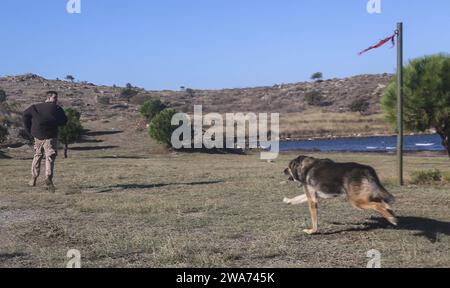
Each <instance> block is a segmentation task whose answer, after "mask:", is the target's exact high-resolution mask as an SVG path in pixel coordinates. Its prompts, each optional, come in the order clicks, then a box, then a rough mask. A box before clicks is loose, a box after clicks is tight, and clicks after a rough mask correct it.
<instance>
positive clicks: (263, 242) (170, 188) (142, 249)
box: [0, 149, 450, 267]
mask: <svg viewBox="0 0 450 288" xmlns="http://www.w3.org/2000/svg"><path fill="white" fill-rule="evenodd" d="M295 156H296V154H295V153H287V154H283V155H281V156H280V158H279V159H278V160H277V161H275V162H274V163H267V162H264V161H260V160H259V154H251V155H245V156H242V155H204V154H177V153H166V154H154V155H150V156H149V155H145V154H144V153H141V154H136V153H134V152H133V153H132V152H130V151H125V150H124V151H122V150H120V149H111V150H100V151H71V158H69V159H67V160H64V159H58V162H57V177H56V180H55V184H56V186H57V188H58V190H57V193H56V194H49V193H47V192H46V191H45V190H44V189H43V188H42V186H41V187H37V188H28V187H26V183H27V180H28V179H29V165H30V160H29V159H24V160H18V159H7V160H4V159H3V160H0V171H1V176H2V177H1V179H0V187H1V189H0V231H1V233H0V267H65V265H66V262H67V260H68V259H67V258H66V253H67V251H68V250H69V249H78V250H79V251H80V252H81V257H82V265H83V267H187V266H188V267H191V266H194V267H365V266H366V264H367V261H368V260H369V259H368V258H367V255H366V253H367V251H369V250H371V249H377V250H379V251H380V252H381V260H382V266H383V267H450V217H449V216H450V213H449V207H450V191H449V190H450V186H445V185H437V186H431V187H430V186H428V187H418V186H406V187H404V188H399V187H397V186H395V185H394V176H395V172H394V171H395V158H394V157H392V156H386V155H376V154H370V155H369V154H327V155H317V154H316V156H319V157H330V158H332V159H334V160H338V161H358V162H361V163H365V164H370V165H372V166H374V167H375V168H376V169H377V170H378V171H379V174H380V177H381V178H382V181H383V182H384V183H385V184H386V187H387V188H388V189H389V190H390V191H391V192H392V193H393V194H394V195H395V196H396V197H397V203H396V205H395V210H396V212H397V214H398V216H399V221H400V224H399V226H398V227H397V228H394V227H391V226H389V225H388V224H387V223H386V222H385V221H384V220H383V219H381V218H380V217H379V216H378V215H376V214H373V213H372V212H367V211H357V210H354V209H353V208H351V207H350V205H349V204H347V203H346V202H344V201H343V200H340V199H335V200H324V201H321V202H320V204H319V215H320V219H319V228H320V233H319V234H317V235H313V236H309V235H306V234H304V233H303V232H302V229H304V228H309V225H310V218H309V213H308V209H307V207H306V206H286V205H284V204H283V203H282V199H283V197H285V196H288V197H292V196H296V195H298V194H300V193H301V191H299V189H298V188H296V187H295V186H294V185H292V184H290V183H286V182H285V180H286V179H285V176H284V175H282V171H283V169H284V168H285V167H286V165H287V162H288V161H289V160H291V159H292V158H294V157H295ZM406 167H407V169H408V172H407V174H409V172H411V171H413V170H421V169H427V168H439V169H441V170H442V171H449V170H450V167H449V160H448V158H445V157H432V158H424V157H407V159H406Z"/></svg>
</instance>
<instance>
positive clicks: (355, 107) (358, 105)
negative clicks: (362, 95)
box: [349, 99, 370, 113]
mask: <svg viewBox="0 0 450 288" xmlns="http://www.w3.org/2000/svg"><path fill="white" fill-rule="evenodd" d="M369 107H370V103H369V101H367V99H356V100H355V101H353V102H352V103H351V104H350V106H349V108H350V111H352V112H360V113H364V112H366V111H367V110H369Z"/></svg>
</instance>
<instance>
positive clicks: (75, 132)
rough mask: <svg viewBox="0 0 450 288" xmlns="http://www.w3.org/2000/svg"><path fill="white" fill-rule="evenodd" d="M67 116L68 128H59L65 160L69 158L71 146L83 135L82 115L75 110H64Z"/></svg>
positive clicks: (59, 139)
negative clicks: (68, 152)
mask: <svg viewBox="0 0 450 288" xmlns="http://www.w3.org/2000/svg"><path fill="white" fill-rule="evenodd" d="M64 111H65V112H66V116H67V119H68V121H67V124H66V126H62V127H59V129H58V141H60V142H61V143H63V144H64V158H67V150H68V149H69V144H72V143H74V142H75V141H76V140H77V139H78V138H79V137H80V136H81V134H82V133H83V126H82V125H81V123H80V117H81V114H80V113H79V112H78V111H77V110H75V109H73V108H66V109H64Z"/></svg>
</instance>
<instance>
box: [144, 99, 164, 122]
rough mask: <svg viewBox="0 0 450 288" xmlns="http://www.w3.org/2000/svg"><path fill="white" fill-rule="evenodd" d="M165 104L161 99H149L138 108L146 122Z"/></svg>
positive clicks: (161, 109) (162, 108)
mask: <svg viewBox="0 0 450 288" xmlns="http://www.w3.org/2000/svg"><path fill="white" fill-rule="evenodd" d="M165 108H166V107H165V105H164V104H163V103H162V102H161V100H159V99H156V100H149V101H146V102H145V103H144V104H143V105H142V106H141V109H140V112H141V115H142V116H143V117H145V119H147V121H148V122H151V121H152V120H153V118H155V116H156V115H158V114H159V112H161V111H163V110H164V109H165Z"/></svg>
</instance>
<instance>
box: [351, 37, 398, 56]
mask: <svg viewBox="0 0 450 288" xmlns="http://www.w3.org/2000/svg"><path fill="white" fill-rule="evenodd" d="M395 36H397V33H394V34H393V35H392V36H389V37H388V38H386V39H383V40H381V41H380V42H378V44H376V45H373V46H370V47H369V48H367V49H366V50H363V51H361V52H359V53H358V55H359V56H361V55H362V54H364V53H366V52H367V51H369V50H372V49H376V48H380V47H381V46H383V45H384V44H386V43H387V42H389V41H391V42H392V47H394V46H395Z"/></svg>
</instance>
